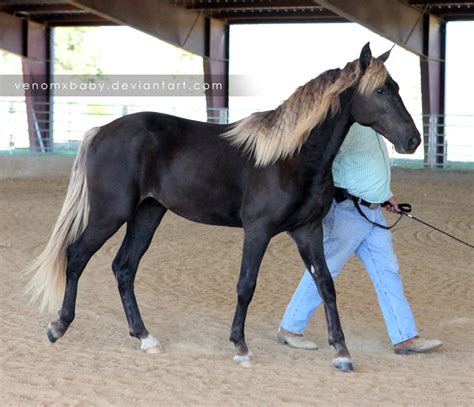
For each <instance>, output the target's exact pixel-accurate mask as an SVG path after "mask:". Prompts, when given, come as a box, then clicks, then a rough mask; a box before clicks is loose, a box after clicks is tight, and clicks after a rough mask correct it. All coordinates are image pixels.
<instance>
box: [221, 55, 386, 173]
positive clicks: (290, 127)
mask: <svg viewBox="0 0 474 407" xmlns="http://www.w3.org/2000/svg"><path fill="white" fill-rule="evenodd" d="M387 75H388V72H387V70H386V68H385V66H384V64H383V62H381V61H379V60H378V59H376V58H372V60H371V63H370V65H369V66H368V67H367V69H366V70H365V72H364V74H363V75H362V76H361V70H360V64H359V60H355V61H353V62H349V63H348V64H347V65H346V66H345V67H344V69H342V70H340V69H333V70H330V71H326V72H324V73H322V74H321V75H319V76H318V77H317V78H314V79H312V80H310V81H309V82H308V83H306V84H305V85H303V86H300V87H299V88H298V89H297V90H296V91H295V93H293V94H292V95H291V96H290V97H289V98H288V99H287V100H285V101H284V102H283V103H282V104H281V105H280V106H278V107H277V108H276V109H274V110H269V111H266V112H258V113H253V114H252V115H250V116H249V117H247V118H245V119H243V120H241V121H239V122H237V123H236V124H235V125H234V126H233V127H232V129H231V130H229V131H227V132H226V133H224V134H223V135H222V136H223V137H225V138H227V139H228V140H230V142H231V143H232V144H234V145H237V146H241V147H242V148H243V150H244V151H245V152H246V153H249V154H253V156H254V158H255V165H257V166H265V165H268V164H271V163H273V162H275V161H276V160H278V159H281V158H287V157H290V156H292V155H293V154H294V153H296V152H298V151H299V150H300V148H301V146H302V145H303V143H304V142H305V141H306V139H307V138H308V136H309V133H310V132H311V130H312V129H313V128H314V127H315V126H316V125H317V124H319V123H321V122H322V121H323V120H324V119H325V118H326V116H327V115H328V114H329V113H331V114H332V113H335V112H336V111H337V110H338V109H339V95H340V94H341V93H342V92H344V90H346V89H347V88H349V87H351V86H352V85H354V84H356V83H357V82H358V87H357V90H358V92H359V93H360V94H362V95H368V94H370V93H371V92H373V91H374V90H375V89H376V88H377V87H379V86H380V85H382V84H383V83H384V82H385V80H386V79H387Z"/></svg>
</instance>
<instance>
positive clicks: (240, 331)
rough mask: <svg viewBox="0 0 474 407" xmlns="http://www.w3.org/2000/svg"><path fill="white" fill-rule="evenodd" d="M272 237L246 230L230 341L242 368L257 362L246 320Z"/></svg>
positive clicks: (258, 230) (235, 357) (259, 228)
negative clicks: (261, 265) (247, 337)
mask: <svg viewBox="0 0 474 407" xmlns="http://www.w3.org/2000/svg"><path fill="white" fill-rule="evenodd" d="M270 239H271V236H270V234H269V233H268V232H267V231H266V230H265V228H263V227H254V228H252V229H248V230H247V229H246V230H245V238H244V249H243V253H242V264H241V268H240V276H239V281H238V283H237V308H236V310H235V316H234V322H233V323H232V330H231V334H230V340H231V341H232V342H233V343H234V345H235V349H236V355H235V356H234V362H235V363H237V364H238V365H240V366H242V367H251V366H253V365H254V364H255V363H256V361H255V357H254V356H253V354H252V352H250V350H249V348H248V347H247V344H246V343H245V333H244V326H245V318H246V316H247V309H248V306H249V304H250V302H251V301H252V297H253V294H254V292H255V287H256V284H257V276H258V270H259V268H260V263H261V262H262V258H263V255H264V254H265V250H266V248H267V246H268V242H269V241H270Z"/></svg>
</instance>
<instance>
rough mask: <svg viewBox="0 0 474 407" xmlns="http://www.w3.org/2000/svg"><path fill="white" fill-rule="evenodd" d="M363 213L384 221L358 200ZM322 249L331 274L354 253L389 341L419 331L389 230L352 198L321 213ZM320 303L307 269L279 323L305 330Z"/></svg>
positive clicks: (292, 330) (290, 327)
mask: <svg viewBox="0 0 474 407" xmlns="http://www.w3.org/2000/svg"><path fill="white" fill-rule="evenodd" d="M361 209H362V210H363V211H364V213H365V214H366V216H367V217H368V218H369V219H370V220H372V221H374V222H377V223H380V224H383V225H386V221H385V218H384V217H383V215H382V210H381V208H377V209H369V208H367V207H365V206H361ZM323 227H324V254H325V256H326V263H327V265H328V268H329V271H330V273H331V275H332V277H333V279H335V278H336V277H337V276H338V275H339V273H340V272H341V271H342V269H343V267H344V265H345V264H346V263H347V262H348V260H349V259H350V257H351V256H352V255H353V254H354V253H355V254H356V255H357V256H358V257H359V259H360V260H361V261H362V263H363V264H364V266H365V269H366V271H367V273H368V274H369V276H370V278H371V280H372V283H373V285H374V287H375V291H376V293H377V298H378V302H379V306H380V309H381V311H382V314H383V317H384V319H385V325H386V327H387V331H388V336H389V337H390V340H391V341H392V343H393V344H396V343H400V342H403V341H405V340H407V339H410V338H413V337H414V336H416V335H417V330H416V324H415V319H414V317H413V313H412V311H411V309H410V305H409V304H408V301H407V299H406V298H405V295H404V293H403V285H402V281H401V278H400V275H399V274H398V261H397V257H396V255H395V252H394V251H393V246H392V234H391V233H390V231H389V230H385V229H382V228H379V227H377V226H374V225H372V224H371V223H369V222H367V220H366V219H364V218H363V217H362V216H361V215H360V214H359V213H358V212H357V210H356V209H355V207H354V203H353V202H352V201H351V200H345V201H343V202H340V203H335V201H334V202H333V204H332V207H331V209H330V211H329V213H328V214H327V215H326V217H325V218H324V222H323ZM320 303H321V297H320V295H319V293H318V290H317V288H316V284H315V283H314V280H313V277H312V276H311V274H310V273H309V272H308V271H307V270H306V271H305V273H304V275H303V278H302V279H301V281H300V283H299V285H298V287H297V288H296V291H295V292H294V294H293V296H292V298H291V301H290V303H289V304H288V306H287V308H286V311H285V314H284V315H283V319H282V321H281V323H280V326H281V327H282V328H283V329H285V330H287V331H289V332H292V333H301V334H302V333H303V332H304V330H305V328H306V325H307V324H308V322H309V320H310V319H311V317H312V316H313V314H314V313H315V311H316V308H317V307H318V306H319V304H320Z"/></svg>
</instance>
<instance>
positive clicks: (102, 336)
mask: <svg viewBox="0 0 474 407" xmlns="http://www.w3.org/2000/svg"><path fill="white" fill-rule="evenodd" d="M0 158H1V160H0V213H1V216H0V301H1V302H0V304H1V309H0V316H1V326H2V329H1V333H0V335H1V344H2V351H1V353H0V369H1V370H0V406H23V405H25V406H29V405H35V406H36V405H41V406H49V405H70V406H95V405H99V406H130V405H137V406H166V405H190V406H191V405H192V406H201V405H203V406H204V405H209V406H214V405H218V406H233V405H235V406H242V405H258V406H277V405H295V406H296V405H308V406H309V405H311V406H327V405H331V406H345V405H358V406H371V405H389V406H390V405H394V406H395V405H397V406H398V405H404V406H405V405H406V406H408V405H417V406H431V405H433V406H437V405H443V406H444V405H449V406H468V405H469V406H472V405H473V404H474V394H473V389H474V369H473V345H474V312H473V311H474V309H473V308H474V306H473V305H474V304H473V297H472V292H473V291H472V290H473V272H474V270H473V260H474V259H473V251H472V250H471V249H469V248H467V247H464V246H463V245H461V244H459V243H456V242H455V241H452V240H450V239H448V238H446V237H444V236H443V235H441V234H439V233H437V232H435V231H432V230H431V229H429V228H426V227H425V226H422V225H420V224H418V223H416V222H414V221H412V220H409V219H404V220H403V221H402V222H401V223H400V226H398V227H397V228H396V231H395V232H394V242H395V246H396V251H397V253H398V255H399V260H400V266H401V274H402V276H403V279H404V283H405V289H406V294H407V296H408V298H409V299H410V302H411V305H412V308H413V311H414V313H415V316H416V318H417V323H418V327H419V330H420V332H421V334H422V335H425V336H427V337H435V338H439V339H441V340H442V341H443V342H444V346H443V347H442V348H441V349H440V350H439V351H437V352H434V353H432V354H426V355H413V356H398V355H395V354H393V352H392V350H391V345H390V343H389V340H388V338H387V335H386V331H385V327H384V323H383V320H382V317H381V314H380V311H379V309H378V305H377V301H376V298H375V295H374V291H373V289H372V286H371V283H370V281H369V279H368V277H367V275H366V274H365V272H364V270H363V268H362V267H361V265H360V264H359V262H358V261H357V260H356V259H353V260H351V262H350V264H349V265H348V266H347V268H346V270H345V272H344V273H343V274H342V275H341V277H340V278H339V279H338V281H337V284H336V287H337V292H338V303H339V309H340V314H341V318H342V323H343V326H344V329H345V334H346V338H347V343H348V346H349V349H350V350H351V352H352V356H353V358H354V362H355V368H356V372H355V373H349V374H345V373H340V372H338V371H336V370H335V369H334V368H333V367H332V365H331V358H332V355H333V351H332V349H330V348H329V346H328V344H327V335H326V324H325V322H324V319H323V314H322V311H321V310H319V311H318V312H317V314H316V316H315V318H314V319H313V320H312V321H311V324H310V326H309V328H308V330H307V335H308V337H310V338H312V339H314V340H315V341H317V343H318V344H319V346H320V349H319V350H318V351H313V352H309V351H298V350H292V349H290V348H288V347H283V346H281V345H278V344H277V342H276V340H275V333H276V329H277V327H278V323H279V320H280V318H281V315H282V313H283V311H284V308H285V306H286V304H287V302H288V300H289V298H290V296H291V294H292V291H293V289H294V288H295V286H296V285H297V283H298V281H299V278H300V277H301V274H302V264H301V262H300V260H299V257H298V254H297V251H296V248H295V247H294V244H293V243H292V241H291V240H290V238H289V237H288V236H286V235H281V236H277V237H276V238H275V239H274V240H273V241H272V243H271V245H270V247H269V249H268V251H267V254H266V256H265V259H264V262H263V265H262V269H261V273H260V277H259V283H258V287H257V291H256V294H255V297H254V301H253V303H252V305H251V307H250V311H249V316H248V322H247V330H246V335H247V339H248V343H249V345H250V347H251V349H252V351H253V352H254V353H255V354H256V356H257V361H258V364H257V365H256V366H255V367H254V368H252V369H243V368H240V367H237V366H235V365H234V364H233V362H232V356H233V354H234V352H233V345H232V344H231V343H230V342H229V341H228V336H229V330H230V324H231V321H232V318H233V312H234V306H235V302H236V296H235V284H236V280H237V275H238V271H239V262H240V255H241V241H242V231H241V230H239V229H227V228H218V227H210V226H203V225H199V224H195V223H191V222H189V221H186V220H184V219H182V218H178V217H177V216H175V215H173V214H171V213H169V214H167V215H166V216H165V218H164V220H163V223H162V225H161V227H160V228H159V229H158V231H157V234H156V235H155V239H154V241H153V243H152V245H151V247H150V249H149V251H148V253H147V254H146V255H145V257H144V259H143V261H142V264H141V269H140V270H139V273H138V277H137V282H136V291H137V296H138V301H139V303H140V305H141V311H142V316H143V319H144V321H145V324H146V325H147V327H148V329H149V330H150V332H151V333H152V334H153V335H155V336H157V337H158V338H159V339H160V340H161V342H162V344H163V346H164V347H165V349H166V352H165V353H163V354H161V355H148V354H144V353H142V352H141V351H140V348H139V345H140V343H139V341H137V340H135V339H132V338H129V337H128V329H127V323H126V320H125V316H124V313H123V309H122V305H121V303H120V298H119V295H118V292H117V288H116V283H115V280H114V277H113V274H112V272H111V263H112V259H113V256H114V255H115V253H116V252H117V250H118V248H119V245H120V242H121V239H122V237H123V230H121V231H120V232H119V233H117V235H116V236H114V237H113V238H112V239H111V240H110V241H109V242H107V244H106V245H105V246H104V247H103V248H102V249H101V250H100V252H99V253H97V254H96V255H95V256H94V257H93V259H92V260H91V262H90V263H89V265H88V267H87V269H86V271H85V272H84V275H83V277H82V279H81V282H80V285H79V295H78V301H77V312H76V320H75V321H74V323H73V325H72V326H71V328H70V330H69V331H68V332H67V334H66V335H65V337H64V338H62V339H61V340H59V341H58V342H57V343H55V344H54V345H52V344H50V343H49V342H48V340H47V338H46V334H45V328H46V325H47V323H48V321H49V320H50V319H52V318H54V316H52V315H41V314H40V313H39V312H38V310H37V309H36V308H35V307H31V306H29V305H27V303H26V300H25V297H24V295H23V292H24V287H25V284H26V281H27V280H26V278H25V276H24V275H23V274H22V270H23V269H24V267H25V266H26V265H27V264H28V263H29V262H30V261H31V260H32V258H33V257H34V256H35V255H37V254H39V253H40V251H41V250H42V248H43V247H44V245H45V243H46V241H47V239H48V237H49V233H50V230H51V228H52V225H53V223H54V222H55V219H56V217H57V215H58V213H59V210H60V207H61V205H62V202H63V199H64V196H65V191H66V187H67V176H65V175H64V174H65V173H66V171H67V170H68V168H69V166H70V164H71V161H70V159H64V158H54V157H52V158H43V159H39V158H16V159H15V158H12V157H0ZM58 174H61V175H59V176H58ZM40 177H42V178H40ZM393 178H394V180H393V190H394V191H396V193H397V195H398V196H399V198H400V200H401V201H409V202H411V203H412V204H413V206H414V214H415V215H416V216H418V217H420V218H422V219H424V220H426V221H431V222H432V223H433V224H435V225H437V226H439V227H441V228H443V229H445V230H447V231H449V232H451V233H453V234H455V235H457V236H459V237H460V238H463V239H466V240H469V241H470V242H473V241H474V212H473V209H472V203H473V201H474V199H473V198H474V193H473V187H474V185H473V180H474V177H473V173H472V172H471V173H469V172H449V171H448V172H432V171H424V170H423V171H422V170H418V171H415V170H411V171H408V170H397V169H395V170H394V176H393Z"/></svg>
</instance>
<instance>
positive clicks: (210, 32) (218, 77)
mask: <svg viewBox="0 0 474 407" xmlns="http://www.w3.org/2000/svg"><path fill="white" fill-rule="evenodd" d="M205 41H206V44H205V45H206V47H205V57H204V58H203V64H204V81H205V82H206V83H208V84H210V85H212V84H219V85H221V86H222V87H221V88H220V89H212V87H211V88H209V89H208V90H206V106H207V121H208V122H211V123H227V109H228V108H229V26H228V25H227V24H225V23H222V22H220V21H218V20H215V19H207V21H206V37H205Z"/></svg>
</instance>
